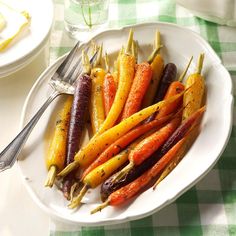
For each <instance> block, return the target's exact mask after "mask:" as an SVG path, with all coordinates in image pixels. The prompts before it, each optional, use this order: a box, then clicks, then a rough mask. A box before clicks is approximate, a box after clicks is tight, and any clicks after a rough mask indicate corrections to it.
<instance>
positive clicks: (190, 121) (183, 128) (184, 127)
mask: <svg viewBox="0 0 236 236" xmlns="http://www.w3.org/2000/svg"><path fill="white" fill-rule="evenodd" d="M205 110H206V107H205V106H204V107H202V108H199V109H198V110H197V111H196V112H194V113H193V114H192V115H191V116H190V117H188V118H187V119H186V120H185V121H184V122H182V124H181V125H180V126H179V127H178V128H177V129H176V130H175V132H174V133H173V134H172V135H171V137H170V138H169V139H168V140H167V142H165V144H164V145H163V146H162V153H166V151H167V150H169V147H171V146H173V143H176V142H177V141H179V140H180V139H181V138H182V137H184V135H185V134H186V133H187V132H188V131H189V130H190V129H191V127H193V126H194V125H196V123H198V122H199V121H200V120H201V118H202V115H203V113H204V112H205ZM176 140H177V141H176Z"/></svg>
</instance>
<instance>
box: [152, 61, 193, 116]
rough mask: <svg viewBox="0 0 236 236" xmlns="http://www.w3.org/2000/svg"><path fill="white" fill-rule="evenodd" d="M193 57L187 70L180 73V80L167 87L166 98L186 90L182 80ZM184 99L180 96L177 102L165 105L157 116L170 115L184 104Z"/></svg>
mask: <svg viewBox="0 0 236 236" xmlns="http://www.w3.org/2000/svg"><path fill="white" fill-rule="evenodd" d="M192 59H193V57H191V58H190V60H189V62H188V64H187V66H186V68H185V70H184V71H183V73H182V74H181V75H180V77H179V79H178V81H173V82H172V83H171V84H170V86H169V87H168V89H167V92H166V94H165V97H164V99H168V98H170V97H171V96H174V95H176V94H178V93H181V92H183V91H184V88H185V86H184V84H183V83H182V80H183V79H184V77H185V75H186V73H187V71H188V68H189V66H190V64H191V62H192ZM182 101H183V97H180V98H179V99H178V100H176V101H175V102H172V103H169V104H168V105H167V106H165V107H163V108H162V109H161V110H160V111H159V112H158V113H157V116H156V118H157V119H158V118H160V117H162V116H163V115H164V116H165V115H168V114H170V113H172V112H174V111H175V110H176V109H177V108H178V107H179V106H180V105H181V104H182Z"/></svg>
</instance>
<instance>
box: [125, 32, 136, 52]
mask: <svg viewBox="0 0 236 236" xmlns="http://www.w3.org/2000/svg"><path fill="white" fill-rule="evenodd" d="M133 37H134V31H133V29H130V31H129V38H128V42H127V46H126V49H125V53H127V54H132V44H133Z"/></svg>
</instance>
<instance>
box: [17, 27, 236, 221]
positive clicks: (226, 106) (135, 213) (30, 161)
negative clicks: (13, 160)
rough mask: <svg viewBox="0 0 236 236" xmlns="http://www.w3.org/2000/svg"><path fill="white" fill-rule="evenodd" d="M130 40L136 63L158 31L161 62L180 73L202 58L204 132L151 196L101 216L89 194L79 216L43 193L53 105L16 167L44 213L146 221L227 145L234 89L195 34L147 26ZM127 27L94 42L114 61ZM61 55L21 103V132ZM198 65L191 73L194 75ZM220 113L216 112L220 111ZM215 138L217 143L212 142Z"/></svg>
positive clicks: (55, 195)
mask: <svg viewBox="0 0 236 236" xmlns="http://www.w3.org/2000/svg"><path fill="white" fill-rule="evenodd" d="M132 28H133V29H134V32H135V33H134V37H135V39H137V40H138V41H139V44H140V60H145V59H146V58H147V55H148V54H149V53H150V51H151V48H152V47H151V44H152V42H153V38H154V33H155V31H156V29H159V30H160V32H161V34H162V41H163V44H164V45H165V46H164V48H163V50H162V54H163V56H164V59H165V62H166V63H167V62H174V63H176V64H177V67H178V71H179V73H180V72H181V71H182V70H183V69H184V67H185V65H186V63H187V61H188V60H189V58H190V56H192V55H193V56H194V59H195V63H196V61H197V57H198V56H199V53H201V52H204V53H205V61H204V67H203V74H204V75H205V77H206V87H207V110H206V112H205V115H204V119H203V121H202V131H201V133H200V135H199V137H198V138H197V140H196V142H195V143H194V145H193V146H192V148H191V149H190V150H189V152H188V153H187V155H186V156H185V158H184V159H183V160H182V161H181V163H180V164H179V165H178V166H177V167H176V168H175V169H174V171H173V172H172V173H171V174H170V175H169V176H168V177H167V178H165V179H164V180H163V181H162V182H161V183H160V185H159V186H158V187H157V189H156V190H155V191H153V190H152V189H149V190H147V191H145V192H144V193H142V194H140V195H139V196H138V197H136V198H134V199H132V201H131V202H130V203H129V204H128V205H125V206H122V207H119V208H113V207H107V208H106V209H104V210H103V211H102V212H101V213H99V212H98V213H97V214H94V215H90V210H92V209H93V208H94V207H96V206H98V204H99V203H100V197H99V188H97V189H95V190H92V191H90V193H88V194H87V195H86V198H85V201H86V202H87V204H83V205H82V207H81V208H80V209H79V210H76V211H72V210H69V209H68V208H67V204H68V202H67V201H66V200H65V199H64V198H63V196H62V193H61V192H60V191H59V190H57V189H56V187H53V188H52V189H49V188H45V187H44V181H45V178H46V175H47V171H46V168H45V163H44V155H45V145H46V144H48V137H49V134H50V133H51V132H52V129H53V127H54V124H55V116H56V114H57V113H56V111H57V110H58V108H59V106H60V105H61V104H62V102H61V101H62V100H63V99H62V98H60V99H58V100H56V101H55V102H54V103H53V104H52V105H51V106H50V107H49V108H48V110H47V111H46V112H45V114H44V115H43V117H42V118H41V119H40V121H39V123H38V125H37V126H36V127H35V129H34V130H33V133H32V134H31V136H30V138H29V140H28V142H27V144H26V146H25V148H24V150H23V152H22V159H21V160H19V161H18V165H19V168H20V170H21V174H22V176H23V179H24V183H25V185H26V187H27V189H28V191H29V193H30V195H31V196H32V197H33V199H34V200H35V202H36V203H37V204H38V205H39V206H40V207H41V208H42V209H43V210H45V211H46V212H47V213H49V214H50V215H51V216H53V217H58V218H59V219H60V220H63V221H65V222H70V223H76V224H79V225H105V224H115V223H120V222H124V221H129V220H134V219H138V218H141V217H145V216H147V215H150V214H152V213H154V212H156V211H158V210H159V209H161V208H163V207H164V206H166V205H167V204H169V203H171V202H173V201H174V200H175V199H176V198H177V197H179V196H180V195H181V194H183V193H184V192H185V191H186V190H188V189H189V188H190V187H192V186H193V185H194V184H196V183H197V182H198V181H199V180H200V179H201V178H202V177H203V176H204V175H206V173H207V172H208V171H209V170H210V169H211V168H212V167H213V166H214V164H215V163H216V161H217V159H218V158H219V157H220V155H221V153H222V151H223V150H224V148H225V145H226V143H227V141H228V138H229V134H230V130H231V126H232V107H233V97H232V94H231V92H232V83H231V78H230V75H229V73H228V72H227V70H226V69H225V68H224V67H223V65H222V64H221V61H220V59H219V58H218V57H217V55H216V53H215V52H214V51H213V49H212V48H211V47H210V46H209V44H208V43H207V42H206V41H205V40H203V39H202V38H201V37H200V36H199V35H198V34H196V33H194V32H193V31H190V30H188V29H185V28H183V27H179V26H176V25H173V24H167V23H149V24H140V25H135V26H132ZM129 29H130V27H124V28H122V29H118V30H108V31H105V32H103V33H100V34H98V35H97V36H95V37H94V40H95V41H96V42H98V43H103V47H104V49H105V50H106V51H107V52H108V53H109V54H110V55H111V56H112V59H113V60H114V56H115V55H116V54H117V53H118V51H119V49H120V48H121V45H124V44H125V42H126V40H127V36H128V32H129ZM63 58H65V55H64V56H63V57H62V58H60V59H58V60H57V61H56V62H55V64H54V65H52V66H51V67H49V68H48V69H47V70H46V71H45V72H44V73H43V75H42V76H40V78H39V79H38V80H37V81H36V83H35V84H34V86H33V88H32V89H31V91H30V93H29V95H28V98H27V100H26V102H25V106H24V110H23V113H22V122H21V127H23V125H24V124H25V123H26V121H27V120H29V118H30V117H32V116H33V114H34V113H35V111H36V110H37V109H38V108H39V106H40V105H41V104H42V102H43V101H44V100H45V99H46V98H47V97H48V96H49V94H50V92H51V89H50V87H49V86H48V84H47V82H48V80H49V78H50V76H51V75H52V74H53V72H54V71H55V70H56V68H57V66H58V65H59V64H60V63H61V62H62V60H63ZM195 66H196V64H193V65H192V66H191V68H190V71H189V73H190V72H193V71H194V69H195ZM219 109H220V110H219ZM216 137H217V138H216Z"/></svg>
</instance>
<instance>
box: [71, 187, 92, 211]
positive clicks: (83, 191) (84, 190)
mask: <svg viewBox="0 0 236 236" xmlns="http://www.w3.org/2000/svg"><path fill="white" fill-rule="evenodd" d="M89 188H90V187H89V185H88V184H85V185H84V187H83V188H82V189H81V190H80V193H79V195H78V196H77V197H75V198H74V199H73V200H72V201H71V203H70V204H69V205H68V207H69V208H70V209H74V208H76V207H78V206H79V205H80V204H81V200H82V198H83V197H84V195H85V194H86V193H87V191H88V189H89Z"/></svg>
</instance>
